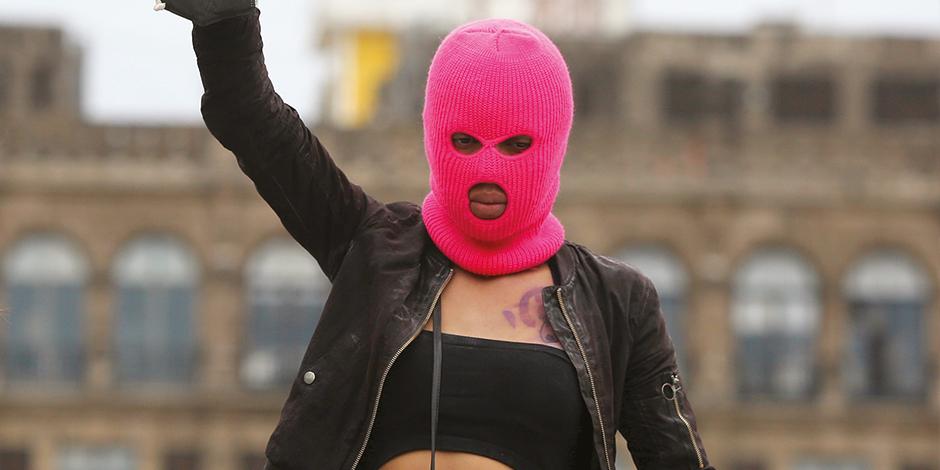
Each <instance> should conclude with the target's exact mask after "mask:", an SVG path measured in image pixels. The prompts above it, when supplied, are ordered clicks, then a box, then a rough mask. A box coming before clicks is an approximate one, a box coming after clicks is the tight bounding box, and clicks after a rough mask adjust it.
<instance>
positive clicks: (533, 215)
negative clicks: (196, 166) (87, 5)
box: [157, 0, 712, 470]
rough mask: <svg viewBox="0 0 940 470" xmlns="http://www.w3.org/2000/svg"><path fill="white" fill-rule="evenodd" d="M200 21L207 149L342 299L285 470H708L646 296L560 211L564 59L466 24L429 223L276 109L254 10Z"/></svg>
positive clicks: (522, 35) (273, 441) (447, 99)
mask: <svg viewBox="0 0 940 470" xmlns="http://www.w3.org/2000/svg"><path fill="white" fill-rule="evenodd" d="M157 8H158V9H163V8H165V9H167V10H170V11H172V12H174V13H176V14H178V15H180V16H183V17H185V18H188V19H190V20H192V21H193V22H194V23H195V26H194V29H193V43H194V48H195V51H196V56H197V61H198V65H199V70H200V73H201V75H202V81H203V85H204V87H205V94H204V95H203V101H202V112H203V117H204V118H205V122H206V124H207V126H208V128H209V130H210V131H211V132H212V133H213V135H215V136H216V138H218V139H219V141H220V142H221V143H222V144H223V145H224V146H225V147H226V148H228V149H229V150H231V151H232V152H233V153H234V155H235V157H236V159H237V162H238V164H239V166H240V168H241V169H242V170H243V171H244V173H245V174H246V175H247V176H248V177H250V178H251V179H252V181H253V182H254V184H255V186H256V187H257V189H258V191H259V193H260V194H261V196H262V197H263V198H264V199H265V201H267V202H268V204H270V205H271V207H272V208H273V209H274V211H275V212H276V213H277V215H278V216H279V217H280V219H281V221H282V222H283V224H284V226H285V227H286V229H287V230H288V231H289V233H290V234H291V235H292V236H293V237H294V238H295V239H296V240H297V241H298V242H299V243H300V244H301V245H302V246H303V247H304V248H305V249H306V250H307V251H309V252H310V253H311V254H312V255H313V256H314V257H315V258H316V260H317V261H318V262H319V263H320V266H321V267H322V269H323V271H324V273H325V274H326V275H327V277H329V279H330V280H331V282H332V290H331V293H330V297H329V299H328V300H327V302H326V306H325V307H324V310H323V313H322V316H321V320H320V323H319V324H318V326H317V328H316V331H315V332H314V333H313V337H312V339H311V341H310V344H309V346H308V348H307V351H306V353H305V355H304V357H303V359H302V362H301V367H300V370H299V371H298V374H297V377H296V378H295V380H294V383H293V385H292V387H291V390H290V394H289V396H288V398H287V401H286V403H285V404H284V407H283V410H282V413H281V417H280V422H279V423H278V425H277V427H276V428H275V430H274V433H273V435H272V436H271V438H270V440H269V442H268V445H267V448H266V451H265V454H266V457H267V465H266V468H267V469H270V470H301V469H304V470H309V469H353V470H355V469H362V470H372V469H376V468H381V469H384V470H398V469H413V468H423V467H425V466H428V465H430V467H431V468H434V466H435V464H440V465H441V467H442V468H448V469H458V470H468V469H506V468H516V469H563V468H564V469H567V468H576V469H602V470H612V469H613V462H614V452H615V445H614V434H615V433H616V432H617V431H618V430H619V431H620V432H621V433H623V435H624V436H625V437H626V439H627V442H628V445H629V447H630V450H631V453H632V455H633V458H634V461H635V462H636V465H637V467H638V468H640V469H644V470H645V469H656V470H663V469H704V468H712V467H711V466H710V465H709V463H708V458H707V456H706V454H705V450H704V449H703V447H702V442H701V439H700V437H699V436H698V433H697V430H696V425H695V418H694V414H693V412H692V408H691V406H690V404H689V401H688V399H687V398H686V395H685V392H684V390H683V389H682V387H681V381H680V378H679V375H678V369H677V367H676V357H675V351H674V348H673V345H672V342H671V340H670V338H669V336H668V334H667V333H666V328H665V323H664V320H663V316H662V313H661V311H660V308H659V299H658V296H657V293H656V290H655V288H654V287H653V285H652V284H651V283H650V281H649V279H648V278H647V277H646V276H644V275H642V274H641V273H639V272H637V270H636V269H635V268H633V267H630V266H628V265H625V264H622V263H618V262H615V261H612V260H610V259H608V258H604V257H601V256H597V255H595V254H593V253H592V252H591V251H589V250H588V249H587V248H585V247H583V246H580V245H577V244H575V243H571V242H568V241H566V240H565V238H564V227H563V226H562V224H561V223H560V222H559V221H558V219H556V218H555V216H554V215H552V213H551V208H552V206H553V204H554V201H555V196H556V194H557V192H558V187H559V174H560V168H561V164H562V159H563V157H564V154H565V150H566V148H567V142H568V134H569V131H570V129H571V123H572V117H573V100H572V91H571V81H570V77H569V75H568V70H567V66H566V64H565V62H564V59H563V58H562V56H561V54H560V52H559V51H558V49H557V48H556V47H555V45H554V44H553V43H552V42H551V41H550V40H549V39H548V38H547V37H546V36H545V35H544V34H542V33H541V32H540V31H538V30H537V29H535V28H533V27H531V26H529V25H526V24H524V23H521V22H518V21H512V20H481V21H475V22H471V23H467V24H465V25H463V26H461V27H459V28H457V29H455V30H454V31H453V32H451V33H450V34H449V35H448V36H447V37H446V38H444V40H443V41H442V43H441V45H440V47H439V48H438V50H437V53H436V54H435V56H434V59H433V60H432V62H431V66H430V70H429V73H428V82H427V89H426V95H425V106H424V112H423V124H424V145H425V150H426V153H427V157H428V162H429V164H430V169H431V180H430V192H429V193H428V195H427V197H426V198H425V200H424V202H423V203H422V205H421V206H420V207H419V206H418V205H415V204H411V203H393V204H383V203H380V202H378V201H376V200H374V199H372V198H371V197H369V196H368V195H367V194H365V193H364V192H363V191H362V189H361V188H359V187H358V186H356V185H354V184H352V183H350V182H349V181H348V180H347V179H346V177H345V175H344V174H343V173H342V172H341V171H340V170H339V169H338V168H337V167H336V166H335V165H334V163H333V161H332V159H331V158H330V156H329V154H328V153H327V151H326V149H324V148H323V146H322V145H321V143H320V142H319V140H318V139H317V138H316V137H315V136H313V135H312V134H311V133H310V131H309V129H307V128H306V127H305V126H304V124H303V123H302V122H301V120H300V118H299V117H298V115H297V113H296V112H295V111H294V109H293V108H291V107H290V106H288V105H286V104H284V103H283V102H282V101H281V99H280V97H279V96H278V95H277V94H275V92H274V90H273V88H272V85H271V82H270V81H269V79H268V75H267V71H266V69H265V66H264V60H263V56H262V52H261V50H262V43H261V35H260V25H259V21H258V18H259V14H260V12H259V11H258V10H257V8H255V5H254V1H253V0H230V1H228V2H206V1H200V0H168V1H167V3H165V4H164V3H160V2H159V0H158V6H157Z"/></svg>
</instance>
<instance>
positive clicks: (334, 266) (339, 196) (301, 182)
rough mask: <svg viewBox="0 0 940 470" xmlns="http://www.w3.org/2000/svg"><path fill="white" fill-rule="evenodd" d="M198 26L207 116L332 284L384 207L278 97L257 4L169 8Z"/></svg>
mask: <svg viewBox="0 0 940 470" xmlns="http://www.w3.org/2000/svg"><path fill="white" fill-rule="evenodd" d="M155 9H157V10H160V9H165V10H167V11H170V12H172V13H174V14H176V15H179V16H182V17H183V18H186V19H188V20H190V21H192V22H193V32H192V38H193V48H194V50H195V52H196V59H197V64H198V67H199V72H200V75H201V77H202V84H203V88H204V93H203V96H202V116H203V119H204V120H205V123H206V126H207V127H208V129H209V131H210V132H211V133H212V135H213V136H215V137H216V139H218V140H219V142H220V143H221V144H222V145H223V146H224V147H225V148H227V149H228V150H230V151H232V153H233V154H234V155H235V158H236V161H237V162H238V166H239V167H240V168H241V170H242V171H243V172H244V173H245V174H246V175H247V176H248V177H249V178H250V179H251V180H252V182H253V183H254V184H255V187H256V188H257V190H258V193H259V194H260V195H261V197H262V198H263V199H264V200H265V201H266V202H267V203H268V204H269V205H270V206H271V208H272V209H274V211H275V213H276V214H277V216H278V217H279V218H280V220H281V222H282V223H283V225H284V227H285V228H286V229H287V231H288V232H289V233H290V235H291V236H292V237H294V239H296V240H297V241H298V242H299V243H300V245H301V246H303V247H304V248H305V249H306V250H307V251H308V252H310V254H311V255H313V257H314V258H316V260H317V262H319V264H320V267H321V269H323V272H324V273H325V274H326V275H327V277H328V278H330V280H332V279H333V278H334V277H335V275H336V273H337V271H338V270H339V267H340V265H341V264H342V260H343V257H344V255H345V253H346V250H347V248H348V247H349V244H350V241H351V240H352V238H353V237H354V236H355V234H356V233H357V230H358V229H359V228H360V227H361V226H362V224H363V222H364V221H365V220H366V218H367V217H368V215H369V214H370V213H372V212H373V211H374V210H375V209H376V208H377V207H379V206H380V203H378V202H377V201H375V200H374V199H372V198H371V197H370V196H369V195H367V194H366V193H365V192H364V191H363V190H362V189H361V188H360V187H359V186H357V185H355V184H353V183H351V182H350V181H349V180H348V179H347V178H346V175H345V174H343V172H342V171H341V170H340V169H339V168H338V167H337V166H336V165H335V163H334V162H333V160H332V158H331V157H330V155H329V153H328V152H327V150H326V149H325V148H324V147H323V145H322V144H321V143H320V141H319V139H317V138H316V136H314V135H313V133H312V132H311V131H310V129H308V128H307V126H306V125H305V124H304V123H303V121H302V120H301V119H300V116H299V115H298V114H297V111H296V110H295V109H294V108H292V107H291V106H289V105H287V104H286V103H284V101H283V100H282V99H281V97H280V96H279V95H278V94H277V93H276V92H275V91H274V87H273V85H272V83H271V80H270V78H269V77H268V71H267V68H266V67H265V63H264V55H263V53H262V40H261V24H260V21H259V17H260V11H259V10H258V8H257V7H256V6H255V1H254V0H224V1H205V0H166V1H165V3H164V2H161V1H160V0H158V1H157V6H156V8H155Z"/></svg>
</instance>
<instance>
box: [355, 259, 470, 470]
mask: <svg viewBox="0 0 940 470" xmlns="http://www.w3.org/2000/svg"><path fill="white" fill-rule="evenodd" d="M453 275H454V269H453V268H451V269H450V272H448V273H447V278H446V279H444V283H443V284H441V288H440V289H438V290H437V294H435V295H434V300H432V301H431V306H430V307H429V308H428V313H427V314H426V315H425V316H424V321H422V322H421V324H420V326H419V327H418V330H417V331H415V332H414V333H413V334H412V335H411V338H408V341H406V342H405V344H403V345H401V347H400V348H398V351H395V355H394V356H392V360H391V361H389V362H388V365H387V366H386V367H385V371H384V372H382V379H381V380H379V390H378V393H376V396H375V405H374V406H373V407H372V417H371V418H370V419H369V427H368V429H367V430H366V437H365V439H363V441H362V446H361V447H360V448H359V453H358V454H357V455H356V460H355V461H354V462H353V465H352V468H351V469H350V470H356V467H357V466H359V461H360V460H361V459H362V454H364V453H365V451H366V445H368V443H369V436H370V435H371V434H372V426H373V425H374V424H375V415H376V414H377V413H378V411H379V399H381V398H382V387H383V386H384V385H385V376H387V375H388V371H389V370H391V369H392V365H393V364H395V360H396V359H398V356H399V355H401V353H402V351H404V350H405V348H407V347H408V345H409V344H411V342H412V341H414V339H415V338H417V337H418V335H419V334H421V330H422V329H424V324H425V323H427V322H428V319H429V318H431V314H432V313H433V312H434V307H435V306H436V305H437V302H438V300H440V298H441V294H442V293H443V292H444V288H445V287H447V283H448V282H450V278H451V277H453Z"/></svg>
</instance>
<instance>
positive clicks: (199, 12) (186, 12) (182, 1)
mask: <svg viewBox="0 0 940 470" xmlns="http://www.w3.org/2000/svg"><path fill="white" fill-rule="evenodd" d="M156 2H157V3H156V4H155V5H154V6H153V9H154V10H156V11H160V10H166V11H169V12H171V13H173V14H176V15H178V16H182V17H183V18H186V19H187V20H190V21H192V22H193V23H194V24H196V25H198V26H206V25H210V24H212V23H215V22H218V21H222V20H224V19H226V18H232V17H234V16H240V15H243V14H245V13H248V12H249V11H251V10H252V9H254V8H255V4H256V3H257V0H156Z"/></svg>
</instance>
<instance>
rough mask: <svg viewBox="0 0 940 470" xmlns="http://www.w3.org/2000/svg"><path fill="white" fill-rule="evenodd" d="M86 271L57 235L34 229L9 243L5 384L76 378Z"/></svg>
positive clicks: (81, 366)
mask: <svg viewBox="0 0 940 470" xmlns="http://www.w3.org/2000/svg"><path fill="white" fill-rule="evenodd" d="M88 273H89V266H88V263H87V261H86V259H85V258H84V257H83V256H82V255H81V253H80V252H79V250H78V249H77V248H76V246H75V245H74V244H73V243H72V242H71V241H70V240H68V239H67V238H66V237H65V236H63V235H60V234H56V233H37V234H33V235H30V236H27V237H25V238H24V239H22V240H20V241H18V242H17V243H15V244H14V245H13V246H12V248H11V249H10V251H9V253H8V254H7V256H6V257H5V260H4V263H3V276H4V284H5V286H4V287H5V290H6V299H7V305H6V306H4V307H6V310H7V311H6V312H4V314H3V315H2V317H5V318H8V319H9V321H8V322H2V323H6V325H5V328H4V329H5V330H6V331H4V332H3V333H4V335H3V336H5V337H6V338H5V341H4V343H5V345H6V351H5V354H4V356H5V357H6V361H5V362H6V377H7V379H8V380H9V381H10V382H11V383H16V382H37V383H46V382H78V381H80V380H81V377H82V374H83V372H84V365H85V354H84V348H83V340H82V328H83V321H82V320H83V319H82V316H83V314H84V311H83V304H84V299H83V297H84V295H83V294H84V289H85V285H86V283H87V280H88ZM0 326H3V325H0Z"/></svg>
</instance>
